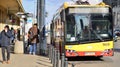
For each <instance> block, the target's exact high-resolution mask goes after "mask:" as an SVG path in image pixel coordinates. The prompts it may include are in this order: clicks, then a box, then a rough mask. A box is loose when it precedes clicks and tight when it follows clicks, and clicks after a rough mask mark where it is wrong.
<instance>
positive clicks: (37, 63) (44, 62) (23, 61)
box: [0, 48, 53, 67]
mask: <svg viewBox="0 0 120 67" xmlns="http://www.w3.org/2000/svg"><path fill="white" fill-rule="evenodd" d="M0 67H53V66H52V64H51V63H50V60H49V58H48V57H46V56H40V55H29V54H13V53H11V60H10V64H2V54H1V48H0Z"/></svg>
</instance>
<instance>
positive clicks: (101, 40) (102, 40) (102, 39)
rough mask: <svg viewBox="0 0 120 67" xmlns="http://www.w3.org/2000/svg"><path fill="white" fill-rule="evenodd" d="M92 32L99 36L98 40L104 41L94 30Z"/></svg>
mask: <svg viewBox="0 0 120 67" xmlns="http://www.w3.org/2000/svg"><path fill="white" fill-rule="evenodd" d="M91 30H92V29H91ZM92 31H93V33H94V34H95V35H96V36H97V38H98V39H100V40H101V41H104V40H103V38H102V37H101V36H100V35H99V34H97V33H96V31H94V30H92Z"/></svg>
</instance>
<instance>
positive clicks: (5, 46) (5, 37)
mask: <svg viewBox="0 0 120 67" xmlns="http://www.w3.org/2000/svg"><path fill="white" fill-rule="evenodd" d="M0 37H1V48H2V58H3V61H2V63H3V64H4V63H8V64H9V63H10V38H11V37H12V33H11V31H10V30H9V26H8V25H6V26H5V27H4V30H3V31H2V32H1V34H0ZM6 52H7V56H6Z"/></svg>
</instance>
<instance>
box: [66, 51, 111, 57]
mask: <svg viewBox="0 0 120 67" xmlns="http://www.w3.org/2000/svg"><path fill="white" fill-rule="evenodd" d="M76 56H113V49H107V50H104V51H70V50H67V51H66V57H76Z"/></svg>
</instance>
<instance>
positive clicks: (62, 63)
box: [61, 53, 65, 67]
mask: <svg viewBox="0 0 120 67" xmlns="http://www.w3.org/2000/svg"><path fill="white" fill-rule="evenodd" d="M64 65H65V54H64V53H62V58H61V67H64Z"/></svg>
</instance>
